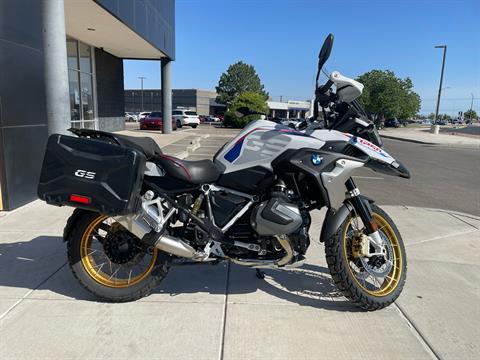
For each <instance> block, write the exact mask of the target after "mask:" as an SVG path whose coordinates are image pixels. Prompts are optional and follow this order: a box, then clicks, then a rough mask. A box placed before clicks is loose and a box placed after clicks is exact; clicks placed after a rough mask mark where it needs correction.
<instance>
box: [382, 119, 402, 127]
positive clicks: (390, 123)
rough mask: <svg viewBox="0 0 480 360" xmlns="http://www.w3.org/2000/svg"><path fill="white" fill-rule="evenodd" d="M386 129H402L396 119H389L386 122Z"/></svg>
mask: <svg viewBox="0 0 480 360" xmlns="http://www.w3.org/2000/svg"><path fill="white" fill-rule="evenodd" d="M385 127H394V128H398V127H400V122H399V121H398V120H397V119H396V118H391V119H387V120H385Z"/></svg>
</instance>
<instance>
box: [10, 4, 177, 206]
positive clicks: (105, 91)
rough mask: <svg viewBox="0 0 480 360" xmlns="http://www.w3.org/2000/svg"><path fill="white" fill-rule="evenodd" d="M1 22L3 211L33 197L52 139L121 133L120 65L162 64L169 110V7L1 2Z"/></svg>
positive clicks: (172, 45) (171, 21)
mask: <svg viewBox="0 0 480 360" xmlns="http://www.w3.org/2000/svg"><path fill="white" fill-rule="evenodd" d="M0 24H1V26H0V210H2V209H3V210H11V209H13V208H16V207H18V206H21V205H23V204H25V203H27V202H29V201H31V200H33V199H35V198H36V197H37V195H36V189H37V183H38V177H39V172H40V168H41V163H42V160H43V154H44V150H45V144H46V140H47V137H48V134H50V133H55V132H57V133H64V132H66V129H67V128H69V127H71V126H73V127H86V128H95V129H102V130H109V131H113V130H118V129H121V128H123V126H124V122H123V115H124V111H125V108H124V106H125V104H124V87H123V59H125V58H128V59H150V60H156V61H159V63H160V64H159V66H160V67H161V75H162V76H161V81H162V87H163V88H164V89H166V90H168V91H165V97H164V101H163V104H164V107H163V111H164V113H167V114H168V113H169V112H171V96H170V94H171V91H170V89H171V87H170V83H171V79H170V76H171V75H170V68H171V65H170V62H171V61H172V60H174V58H175V1H174V0H128V1H127V0H35V1H32V0H15V1H13V0H0ZM165 130H166V131H168V130H169V129H168V125H167V126H166V129H165Z"/></svg>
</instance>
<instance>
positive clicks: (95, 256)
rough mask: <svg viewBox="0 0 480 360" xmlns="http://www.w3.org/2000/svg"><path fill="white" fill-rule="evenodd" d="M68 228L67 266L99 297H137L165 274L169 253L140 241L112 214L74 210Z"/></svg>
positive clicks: (151, 287)
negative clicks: (112, 216) (109, 215)
mask: <svg viewBox="0 0 480 360" xmlns="http://www.w3.org/2000/svg"><path fill="white" fill-rule="evenodd" d="M67 228H68V229H69V231H68V232H66V238H65V240H66V241H67V249H68V262H69V264H70V268H71V269H72V272H73V274H74V275H75V277H76V278H77V279H78V280H79V281H80V283H81V284H82V285H83V286H84V287H85V288H86V289H87V290H88V291H90V292H91V293H93V294H94V295H95V296H97V297H98V298H100V299H102V300H106V301H112V302H127V301H133V300H137V299H139V298H141V297H143V296H146V295H148V294H149V293H150V291H151V290H152V289H154V288H155V287H156V286H157V285H158V284H159V283H160V281H161V280H162V279H163V278H164V277H165V275H166V274H167V271H168V255H167V254H165V253H162V252H160V251H159V250H157V249H156V248H155V247H149V246H148V245H146V244H143V243H141V242H140V240H139V239H138V238H137V237H136V236H135V235H133V234H132V233H130V232H129V231H128V230H126V229H125V228H124V227H123V226H121V225H120V224H119V223H117V222H116V221H115V220H114V219H113V218H110V217H108V216H105V215H101V214H98V213H94V212H81V211H79V210H76V211H75V212H74V213H73V215H72V216H71V218H70V219H69V222H68V224H67Z"/></svg>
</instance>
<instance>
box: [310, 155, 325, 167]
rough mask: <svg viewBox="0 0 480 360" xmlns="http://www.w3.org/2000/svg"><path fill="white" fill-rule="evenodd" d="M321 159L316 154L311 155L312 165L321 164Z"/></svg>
mask: <svg viewBox="0 0 480 360" xmlns="http://www.w3.org/2000/svg"><path fill="white" fill-rule="evenodd" d="M322 160H323V158H322V157H321V156H320V155H318V154H312V164H313V165H320V164H321V163H322Z"/></svg>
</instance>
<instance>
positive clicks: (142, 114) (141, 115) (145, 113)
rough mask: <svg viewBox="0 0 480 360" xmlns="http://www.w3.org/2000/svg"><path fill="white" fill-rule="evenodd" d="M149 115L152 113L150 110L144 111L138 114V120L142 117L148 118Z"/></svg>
mask: <svg viewBox="0 0 480 360" xmlns="http://www.w3.org/2000/svg"><path fill="white" fill-rule="evenodd" d="M148 115H150V111H144V112H141V113H139V114H138V121H141V120H142V119H144V118H146V117H147V116H148Z"/></svg>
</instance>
